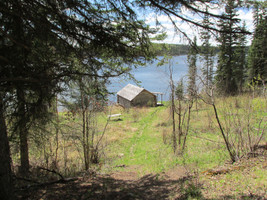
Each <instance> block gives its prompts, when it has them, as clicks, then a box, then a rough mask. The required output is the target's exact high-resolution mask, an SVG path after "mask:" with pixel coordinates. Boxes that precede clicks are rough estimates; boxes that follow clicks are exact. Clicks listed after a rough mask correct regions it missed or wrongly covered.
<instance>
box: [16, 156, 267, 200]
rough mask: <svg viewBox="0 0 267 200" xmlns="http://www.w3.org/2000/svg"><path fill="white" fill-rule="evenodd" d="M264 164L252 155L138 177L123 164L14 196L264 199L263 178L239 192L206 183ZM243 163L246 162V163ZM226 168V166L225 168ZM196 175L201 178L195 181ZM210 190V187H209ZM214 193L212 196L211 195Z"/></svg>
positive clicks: (228, 186)
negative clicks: (236, 162)
mask: <svg viewBox="0 0 267 200" xmlns="http://www.w3.org/2000/svg"><path fill="white" fill-rule="evenodd" d="M255 162H257V165H258V166H259V167H261V168H264V169H263V170H264V172H266V167H267V163H266V158H262V159H257V160H255V159H252V160H250V161H246V162H245V163H242V164H241V165H240V166H242V167H238V166H232V165H229V166H225V167H224V168H222V169H221V168H218V169H216V170H215V169H214V170H211V171H212V173H213V172H214V171H215V172H216V173H214V174H211V173H210V171H208V172H205V173H200V174H196V173H191V174H190V173H189V172H188V171H187V169H186V168H184V167H176V168H173V169H172V170H169V171H167V172H165V173H161V174H147V175H145V176H143V177H141V178H140V177H138V174H137V172H135V171H128V170H134V167H129V168H127V167H125V169H124V170H125V171H117V172H114V173H112V174H109V175H96V174H95V175H91V176H83V177H78V178H77V179H76V180H75V181H70V182H67V183H58V184H52V185H48V186H42V187H39V186H38V187H29V188H27V189H24V190H18V191H17V197H18V199H31V200H35V199H64V200H68V199H77V200H78V199H81V200H83V199H89V200H91V199H96V200H98V199H99V200H100V199H101V200H102V199H106V200H113V199H116V200H123V199H126V200H127V199H129V200H132V199H147V200H157V199H177V200H178V199H257V200H263V199H267V195H266V181H265V183H263V186H262V187H263V188H261V189H260V190H259V191H258V190H252V189H251V190H249V191H247V188H243V191H240V192H239V193H236V192H233V193H231V190H233V187H236V186H235V185H234V184H235V183H233V182H229V183H226V185H217V187H213V186H211V185H210V184H211V183H213V182H215V181H219V182H220V181H222V180H225V176H229V175H230V176H231V175H234V173H238V175H239V174H240V176H242V175H243V173H245V174H246V176H247V177H249V176H251V174H250V173H252V171H253V170H252V166H253V163H255ZM246 163H247V165H246ZM225 169H227V170H225ZM199 175H200V176H205V177H206V180H205V179H202V181H199V180H200V178H199ZM211 190H212V191H211ZM214 195H215V196H214Z"/></svg>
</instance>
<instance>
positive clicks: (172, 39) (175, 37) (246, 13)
mask: <svg viewBox="0 0 267 200" xmlns="http://www.w3.org/2000/svg"><path fill="white" fill-rule="evenodd" d="M200 7H201V6H200ZM223 10H224V8H222V7H215V8H214V9H212V10H210V12H211V13H213V14H218V15H219V14H221V13H222V12H223ZM182 11H183V16H186V17H187V18H188V19H192V20H194V21H198V22H201V18H200V16H199V15H196V14H195V15H193V14H192V13H191V12H190V11H189V10H188V9H182ZM237 14H238V15H239V18H240V19H241V24H242V22H243V21H245V22H246V27H247V30H248V31H250V32H253V13H252V10H247V9H240V10H238V12H237ZM156 19H157V20H158V21H159V22H160V23H161V25H162V27H163V30H164V31H166V33H167V35H168V37H167V38H166V39H165V40H164V42H165V43H175V44H181V43H183V44H185V43H188V41H186V40H183V39H181V38H182V34H177V33H176V32H175V30H174V27H173V24H172V22H171V20H170V19H169V18H168V16H166V15H157V16H156V14H155V13H151V14H149V15H148V16H147V17H146V22H147V23H149V24H150V25H151V26H152V27H155V26H156V23H155V22H156ZM172 19H173V21H174V22H175V23H176V25H177V26H178V28H179V29H180V30H181V31H183V32H185V33H186V34H187V35H188V36H189V37H190V38H191V39H192V38H193V37H194V36H197V39H198V41H199V43H200V38H199V32H200V29H197V28H196V27H195V26H193V25H192V24H188V23H186V22H182V20H181V19H180V18H177V17H173V18H172ZM250 42H251V37H248V45H249V44H250ZM211 43H212V44H213V45H216V41H215V39H213V41H211Z"/></svg>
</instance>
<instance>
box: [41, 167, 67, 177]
mask: <svg viewBox="0 0 267 200" xmlns="http://www.w3.org/2000/svg"><path fill="white" fill-rule="evenodd" d="M37 168H38V169H41V170H45V171H48V172H51V173H54V174H56V175H58V176H59V177H60V180H65V178H64V177H63V176H62V175H61V174H60V173H59V172H56V171H55V170H50V169H47V168H44V167H37Z"/></svg>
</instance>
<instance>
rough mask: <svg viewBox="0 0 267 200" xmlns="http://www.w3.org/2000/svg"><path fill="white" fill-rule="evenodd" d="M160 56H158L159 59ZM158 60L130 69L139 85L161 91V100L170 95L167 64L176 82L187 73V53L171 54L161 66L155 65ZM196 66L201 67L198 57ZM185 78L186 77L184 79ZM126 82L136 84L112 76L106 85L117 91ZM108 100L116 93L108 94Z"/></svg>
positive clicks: (109, 88)
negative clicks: (109, 82) (167, 60)
mask: <svg viewBox="0 0 267 200" xmlns="http://www.w3.org/2000/svg"><path fill="white" fill-rule="evenodd" d="M161 58H162V57H159V59H161ZM158 62H159V61H158V60H156V61H155V62H153V63H152V64H147V65H146V66H145V67H144V66H142V67H139V68H137V69H134V70H133V71H132V74H133V75H134V77H135V79H136V80H137V81H140V83H139V86H140V87H143V88H145V89H146V90H148V91H150V92H161V93H163V100H164V101H166V100H169V97H170V86H169V85H170V72H169V66H170V65H171V66H172V67H173V80H174V83H175V84H176V83H177V82H178V81H179V80H180V79H181V78H182V77H185V78H186V75H187V73H188V64H187V55H181V56H173V57H172V58H171V59H170V61H169V63H166V64H164V65H162V66H157V64H158ZM197 66H198V68H200V67H201V62H200V59H198V61H197ZM185 80H186V79H185ZM128 83H131V84H133V85H137V84H136V83H135V82H134V81H132V80H127V79H125V78H122V77H119V78H113V79H111V84H110V85H108V86H107V88H108V90H109V92H113V93H115V94H116V93H117V92H118V91H119V90H121V89H122V88H123V87H124V86H126V85H127V84H128ZM109 100H110V101H111V102H116V95H110V97H109Z"/></svg>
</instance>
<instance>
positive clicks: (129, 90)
mask: <svg viewBox="0 0 267 200" xmlns="http://www.w3.org/2000/svg"><path fill="white" fill-rule="evenodd" d="M144 90H145V89H144V88H140V87H138V86H135V85H132V84H128V85H126V86H125V87H124V88H122V89H121V90H120V91H119V92H118V93H117V95H119V96H121V97H123V98H125V99H127V100H129V101H132V100H133V99H134V98H135V97H136V96H137V95H138V94H140V93H141V92H142V91H144ZM145 91H147V90H145ZM147 92H148V91H147ZM149 93H150V92H149Z"/></svg>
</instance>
